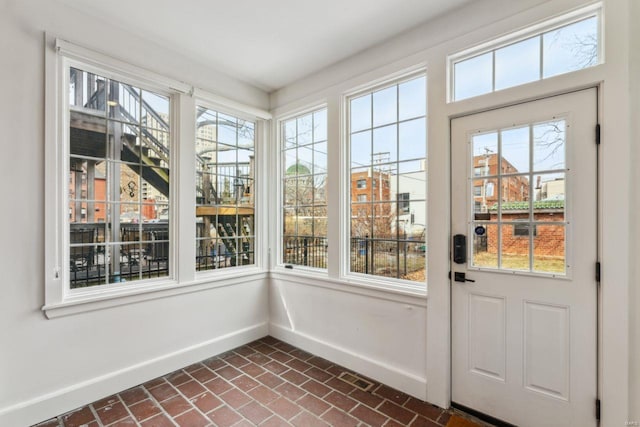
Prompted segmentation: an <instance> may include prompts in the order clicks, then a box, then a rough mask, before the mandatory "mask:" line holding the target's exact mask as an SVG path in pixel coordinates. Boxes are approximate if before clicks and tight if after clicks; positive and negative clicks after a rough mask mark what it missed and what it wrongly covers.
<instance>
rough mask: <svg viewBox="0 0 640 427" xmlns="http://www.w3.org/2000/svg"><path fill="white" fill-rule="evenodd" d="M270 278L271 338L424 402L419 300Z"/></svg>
mask: <svg viewBox="0 0 640 427" xmlns="http://www.w3.org/2000/svg"><path fill="white" fill-rule="evenodd" d="M273 276H274V277H272V279H271V293H270V307H271V317H270V329H269V330H270V333H271V335H273V336H274V337H277V338H280V339H282V340H284V341H287V342H289V343H291V344H293V345H295V346H298V347H301V348H304V349H306V350H307V351H309V352H312V353H314V354H317V355H319V356H322V357H324V358H326V359H329V360H331V361H333V362H336V363H338V364H342V365H343V366H346V367H348V368H351V369H353V370H356V371H357V372H359V373H361V374H363V375H366V376H369V377H371V378H374V379H377V380H379V381H382V382H384V383H385V384H387V385H390V386H392V387H395V388H398V389H401V390H404V391H406V392H408V393H410V394H413V395H414V396H418V397H420V398H422V399H424V398H425V385H426V378H425V370H426V357H425V350H426V344H425V337H426V325H427V310H426V301H425V300H424V299H415V298H411V297H403V296H395V297H394V296H390V295H388V294H386V293H384V292H370V291H362V290H358V289H352V288H351V289H350V288H345V287H344V286H340V285H338V286H332V284H331V283H330V282H327V281H324V280H318V279H310V278H308V277H295V276H292V275H284V274H278V273H274V274H273Z"/></svg>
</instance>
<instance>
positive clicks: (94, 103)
mask: <svg viewBox="0 0 640 427" xmlns="http://www.w3.org/2000/svg"><path fill="white" fill-rule="evenodd" d="M107 84H108V81H107V79H106V78H104V77H102V76H98V75H96V74H92V73H88V72H85V71H82V70H79V69H77V68H70V70H69V106H70V107H77V108H78V109H88V110H94V111H93V112H94V113H95V114H96V115H101V116H102V117H104V115H105V113H104V112H105V110H106V106H107V103H106V100H107Z"/></svg>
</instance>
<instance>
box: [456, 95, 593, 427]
mask: <svg viewBox="0 0 640 427" xmlns="http://www.w3.org/2000/svg"><path fill="white" fill-rule="evenodd" d="M596 123H597V89H595V88H593V89H587V90H581V91H577V92H573V93H569V94H565V95H560V96H554V97H550V98H546V99H543V100H538V101H533V102H528V103H525V104H520V105H516V106H512V107H506V108H501V109H498V110H492V111H488V112H483V113H479V114H474V115H470V116H466V117H462V118H457V119H454V120H453V121H452V190H453V192H452V230H453V234H454V235H456V234H458V235H463V236H466V242H465V241H463V238H462V237H458V238H455V239H454V242H455V244H454V245H453V250H452V253H453V262H452V265H453V272H452V281H451V286H452V320H451V322H452V401H453V402H454V403H455V404H458V405H461V406H464V407H466V408H470V409H473V410H476V411H478V412H481V413H484V414H486V415H490V416H492V417H494V418H497V419H499V420H502V421H506V422H508V423H512V424H516V425H519V426H595V425H597V421H596V417H595V403H596V396H597V390H596V387H597V382H596V377H597V366H596V363H597V282H596V275H595V267H596V261H597V155H596V153H597V146H596V143H595V128H596ZM465 243H466V244H465ZM461 280H465V281H461Z"/></svg>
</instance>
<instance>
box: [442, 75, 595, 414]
mask: <svg viewBox="0 0 640 427" xmlns="http://www.w3.org/2000/svg"><path fill="white" fill-rule="evenodd" d="M588 89H595V91H596V99H595V102H596V106H595V107H596V120H597V126H598V129H599V128H600V123H601V121H602V111H603V108H602V105H601V103H602V96H601V92H602V83H597V84H587V85H582V86H577V87H573V88H571V89H568V90H563V91H559V92H552V93H548V94H542V95H539V96H534V97H528V98H524V99H521V100H517V101H514V102H509V103H502V104H497V105H492V106H490V107H486V108H480V109H475V110H470V111H465V112H463V113H460V114H453V115H449V116H448V120H449V124H448V131H449V150H448V155H449V162H448V167H449V182H448V186H449V223H448V226H449V230H448V235H449V251H450V253H449V280H448V281H447V285H448V287H449V289H448V294H447V295H448V298H449V306H448V310H449V321H448V338H449V343H448V344H449V345H448V351H449V357H448V365H447V366H448V374H449V375H448V388H449V390H448V400H449V405H450V406H451V407H453V408H457V409H460V410H462V411H464V412H466V413H469V414H471V415H473V416H475V417H477V418H479V419H482V420H484V421H486V422H489V423H491V424H494V425H497V426H511V424H508V423H505V422H503V421H501V420H499V419H496V418H494V417H492V416H490V415H487V414H484V413H482V412H479V411H477V410H475V409H473V408H468V407H465V406H463V405H460V404H457V403H455V402H454V401H453V343H452V342H453V314H452V313H453V283H454V280H453V277H452V274H451V272H452V271H453V250H452V249H451V247H452V239H453V195H452V191H453V173H454V168H453V160H454V159H453V143H454V141H453V132H452V129H453V121H454V120H455V119H460V118H463V117H468V116H473V115H476V114H482V113H486V112H490V111H496V110H501V109H504V108H509V107H513V106H517V105H523V104H528V103H532V102H536V101H541V100H547V99H552V98H555V97H560V96H563V95H568V94H571V93H574V92H580V91H582V90H588ZM595 132H596V131H595V130H594V143H596V142H595V138H596V135H595ZM600 149H601V139H600V135H598V143H597V146H596V165H595V173H596V194H595V197H596V200H595V204H596V230H595V233H596V236H595V237H596V242H595V244H596V254H597V263H598V264H600V263H601V260H602V221H601V212H602V203H601V200H602V167H601V163H602V157H601V155H600V154H601V153H600ZM598 273H599V272H598ZM594 274H595V272H594ZM596 282H597V286H596V325H594V326H595V328H596V400H597V403H596V402H594V408H597V409H596V410H597V411H598V413H597V419H598V423H599V421H600V419H601V417H600V414H599V411H600V403H599V402H600V399H601V384H602V381H601V375H602V364H601V357H602V339H601V337H602V335H601V334H602V315H601V314H602V308H601V305H602V298H601V296H602V287H601V279H600V276H599V274H598V278H597V279H596Z"/></svg>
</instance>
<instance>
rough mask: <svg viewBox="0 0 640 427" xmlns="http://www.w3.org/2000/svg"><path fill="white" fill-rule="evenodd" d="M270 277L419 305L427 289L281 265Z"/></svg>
mask: <svg viewBox="0 0 640 427" xmlns="http://www.w3.org/2000/svg"><path fill="white" fill-rule="evenodd" d="M271 278H274V279H279V280H285V281H289V282H291V281H293V279H294V278H304V279H306V280H305V282H304V284H305V285H309V286H318V287H324V288H329V289H332V290H335V291H339V292H348V293H352V294H357V295H363V296H369V297H374V298H379V299H384V300H389V301H396V302H408V303H411V304H417V305H421V306H425V307H426V305H427V290H426V287H425V288H419V287H418V286H406V285H402V284H395V283H390V282H387V281H384V280H377V279H371V280H369V279H361V278H358V277H356V278H351V277H349V278H344V277H343V278H340V279H337V278H331V277H328V276H327V275H326V274H319V273H318V272H315V271H310V270H306V269H305V270H302V269H300V270H297V271H293V270H291V269H285V268H283V267H282V266H278V267H276V268H275V269H274V270H273V271H272V272H271Z"/></svg>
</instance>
